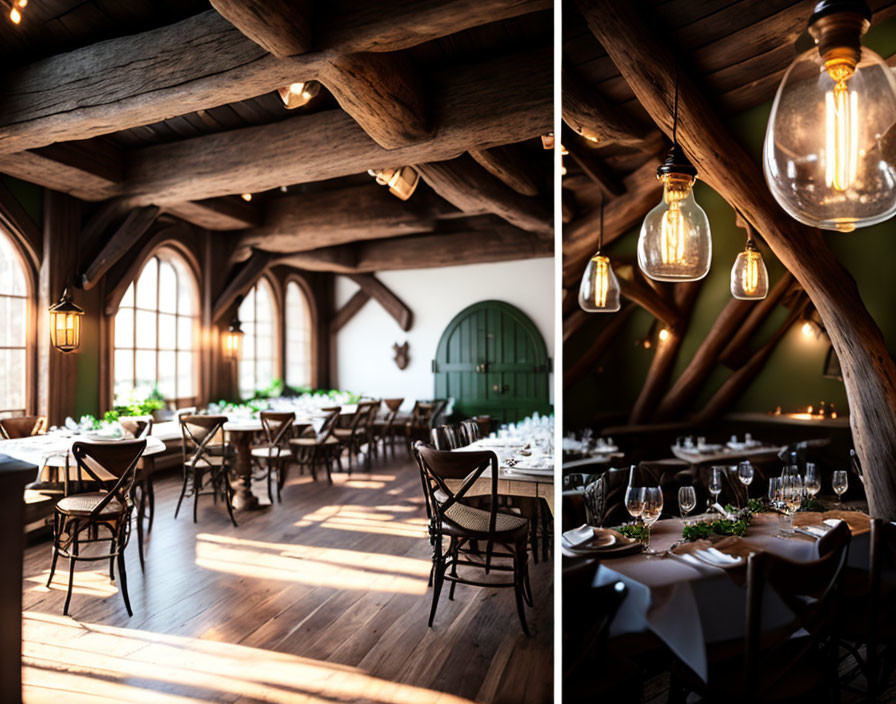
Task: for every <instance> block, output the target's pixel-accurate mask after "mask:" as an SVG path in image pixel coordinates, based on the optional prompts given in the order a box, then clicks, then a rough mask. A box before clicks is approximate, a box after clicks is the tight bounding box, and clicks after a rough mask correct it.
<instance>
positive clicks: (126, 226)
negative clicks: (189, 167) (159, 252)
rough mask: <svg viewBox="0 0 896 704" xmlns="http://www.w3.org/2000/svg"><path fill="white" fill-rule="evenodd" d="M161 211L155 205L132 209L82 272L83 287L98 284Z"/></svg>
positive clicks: (91, 286) (87, 287)
mask: <svg viewBox="0 0 896 704" xmlns="http://www.w3.org/2000/svg"><path fill="white" fill-rule="evenodd" d="M159 212H160V211H159V208H157V207H156V206H154V205H148V206H145V207H143V208H136V209H134V210H132V211H131V212H130V213H129V214H128V216H127V217H126V218H125V220H124V222H123V223H122V224H121V226H119V227H118V229H117V230H115V233H114V234H113V235H112V236H111V237H110V238H109V239H108V240H106V242H105V243H104V244H103V248H102V249H101V250H100V253H99V254H98V255H97V256H96V257H95V258H94V260H93V261H92V262H91V263H90V264H89V265H88V266H87V268H86V269H85V270H84V272H83V274H81V288H83V289H84V290H85V291H89V290H90V289H92V288H93V287H94V286H96V285H97V283H98V282H99V280H100V279H101V278H103V275H104V274H105V273H106V272H107V271H109V269H111V268H112V267H113V266H114V265H115V263H116V262H118V260H119V259H121V258H122V257H123V256H124V255H125V254H127V253H128V252H129V251H130V250H131V248H132V247H133V246H134V245H135V244H137V242H139V241H140V238H141V237H143V235H145V234H146V232H147V231H148V230H149V228H150V227H152V225H153V223H154V222H155V221H156V218H157V217H159Z"/></svg>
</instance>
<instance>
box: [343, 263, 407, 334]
mask: <svg viewBox="0 0 896 704" xmlns="http://www.w3.org/2000/svg"><path fill="white" fill-rule="evenodd" d="M348 278H350V279H351V280H352V281H354V282H355V283H356V284H358V286H360V287H361V290H362V291H364V292H366V293H367V294H368V295H369V296H370V297H371V298H373V299H374V300H375V301H376V302H377V303H379V304H380V305H381V306H382V307H383V309H384V310H385V311H386V312H387V313H388V314H389V315H391V316H392V317H393V318H394V319H395V322H396V323H398V326H399V327H400V328H401V329H402V330H404V331H405V332H407V331H408V330H410V329H411V325H413V323H414V313H413V312H412V311H411V309H410V308H408V307H407V305H405V303H404V301H402V300H401V299H400V298H399V297H398V296H396V295H395V294H394V293H393V292H392V291H391V290H390V289H389V287H388V286H386V285H385V284H384V283H383V282H382V281H380V280H379V279H378V278H376V276H374V275H373V274H352V275H350V276H349V277H348Z"/></svg>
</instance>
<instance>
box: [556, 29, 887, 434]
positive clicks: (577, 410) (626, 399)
mask: <svg viewBox="0 0 896 704" xmlns="http://www.w3.org/2000/svg"><path fill="white" fill-rule="evenodd" d="M865 43H866V45H867V46H869V47H870V48H872V49H874V50H875V51H877V52H878V53H879V54H880V55H881V56H884V57H888V56H890V55H892V54H893V53H896V19H891V20H888V21H886V22H884V23H881V24H880V25H878V26H877V27H875V28H874V29H872V30H871V31H870V32H869V33H868V35H867V36H866V41H865ZM770 111H771V102H768V103H765V104H763V105H760V106H757V107H756V108H753V109H751V110H748V111H746V112H744V113H742V114H740V115H737V116H736V117H734V118H732V119H730V120H729V121H728V122H729V127H730V129H731V130H732V131H733V133H734V134H735V136H736V137H737V139H738V141H739V142H740V144H741V145H742V146H743V147H744V148H745V149H746V150H747V152H748V153H749V154H750V156H751V157H752V158H753V160H754V161H755V162H756V163H757V164H759V163H761V161H760V154H761V150H762V141H763V139H764V137H765V127H766V123H767V121H768V116H769V113H770ZM695 194H696V198H697V201H698V202H699V203H700V204H701V205H702V206H703V208H704V209H705V210H706V213H707V215H708V216H709V221H710V226H711V228H712V240H713V255H712V268H711V269H710V272H709V275H708V276H707V278H706V280H705V281H704V283H703V287H702V289H701V291H700V295H699V297H698V299H697V302H696V305H695V308H694V313H693V317H692V319H691V324H690V327H689V329H688V331H687V334H686V336H685V338H684V341H683V343H682V346H681V351H680V352H679V355H678V359H677V361H676V365H675V369H674V371H673V379H674V378H675V377H676V376H677V375H678V374H680V373H681V371H682V370H683V369H684V367H685V366H686V365H687V363H688V362H689V361H690V359H691V358H692V357H693V354H694V352H695V351H696V349H697V348H698V346H699V345H700V343H701V342H702V341H703V339H704V337H705V336H706V333H707V332H708V331H709V329H710V327H711V326H712V323H713V321H714V320H715V318H716V316H717V315H718V313H719V311H720V310H721V309H722V308H723V307H724V306H725V304H726V303H727V302H728V300H729V299H730V296H731V294H730V292H729V276H730V271H731V265H732V264H733V262H734V258H735V256H736V255H737V253H738V252H739V251H741V250H742V249H743V245H744V241H745V233H744V231H743V230H742V229H740V228H738V227H736V226H735V224H734V220H735V214H734V211H733V209H732V208H731V207H730V206H729V205H728V204H727V203H726V202H725V201H724V200H723V199H722V198H721V197H720V196H719V195H718V194H717V193H715V192H714V191H713V190H712V189H711V188H709V187H708V186H707V185H706V184H704V183H700V182H698V184H697V186H696V190H695ZM639 228H640V225H639V226H638V227H637V228H633V229H632V230H630V231H629V232H627V233H626V234H625V235H624V236H623V237H621V238H619V239H617V240H616V241H615V242H614V243H613V244H612V246H611V247H610V248H608V253H609V254H610V256H611V259H614V258H628V259H630V260H633V259H634V258H635V248H636V245H637V240H638V231H639ZM826 240H827V242H828V244H829V245H830V247H831V249H832V250H833V251H834V253H835V254H836V255H837V256H838V257H839V258H840V259H841V261H842V262H843V265H844V266H845V267H846V268H847V270H849V272H850V273H851V274H852V276H853V277H854V278H855V279H856V281H857V282H858V285H859V290H860V292H861V295H862V299H863V300H864V301H865V305H866V306H867V308H868V310H869V311H870V313H871V315H872V316H874V319H875V320H876V321H877V323H878V325H879V326H880V327H881V330H882V331H883V334H884V338H885V339H886V341H887V346H888V348H889V350H890V354H891V355H892V354H894V352H896V276H894V271H896V219H894V220H890V221H889V222H886V223H883V224H881V225H878V226H876V227H871V228H865V229H861V230H857V231H856V232H854V233H851V234H840V233H835V232H831V233H827V234H826ZM760 248H761V249H762V254H763V257H764V258H765V261H766V265H767V266H768V270H769V277H770V281H771V284H772V285H774V283H775V281H777V280H778V278H779V277H780V275H781V273H782V271H783V267H782V265H781V264H780V262H778V260H777V259H776V258H775V257H774V255H773V254H771V252H770V251H769V250H768V248H767V247H765V245H761V246H760ZM806 256H811V252H807V253H806ZM786 316H787V310H786V309H785V308H783V307H781V306H779V307H778V308H777V310H776V311H775V313H774V314H773V315H772V316H770V318H769V320H767V321H766V324H765V325H764V327H763V328H762V330H761V331H760V333H759V334H758V335H757V336H756V338H755V339H756V340H757V341H758V343H757V344H756V346H757V347H758V346H759V345H761V343H762V342H763V341H764V340H766V339H767V338H768V337H769V336H770V335H771V334H772V332H773V331H774V330H776V329H777V328H778V326H779V325H780V324H781V323H782V322H783V321H784V319H785V318H786ZM593 318H594V320H592V321H590V322H589V323H588V325H587V326H586V327H585V328H583V329H582V330H581V331H580V332H579V333H577V335H576V336H575V337H573V338H572V339H571V340H570V341H569V343H567V345H566V346H565V347H564V359H565V361H566V364H569V363H570V361H571V360H574V359H576V358H577V356H578V355H580V354H582V352H584V350H585V349H587V347H588V345H589V344H590V342H591V340H592V339H593V338H594V337H595V336H596V335H597V334H599V332H600V330H601V328H602V327H603V326H604V325H606V323H607V317H605V316H603V315H594V316H593ZM653 325H654V318H653V316H651V315H650V314H648V313H646V312H645V311H643V310H640V309H639V310H637V311H636V312H635V314H634V315H632V316H631V318H630V319H629V321H628V323H627V324H626V325H625V327H624V328H623V330H622V332H621V333H620V334H619V336H618V339H617V340H616V341H615V342H614V344H613V346H612V348H611V349H610V350H609V351H608V353H607V354H606V355H605V356H604V358H603V359H602V360H601V362H600V364H599V366H598V368H597V369H596V370H595V371H594V372H593V373H592V374H589V375H588V376H587V377H585V378H583V379H582V380H581V381H579V382H578V383H577V384H575V385H574V386H573V387H571V388H567V389H566V390H565V393H564V410H565V414H566V421H565V422H566V425H568V426H569V427H578V426H582V425H585V424H588V423H591V422H593V421H594V420H595V419H599V418H602V417H604V416H605V415H607V414H613V413H622V414H625V415H626V416H627V414H628V411H629V409H630V408H631V407H632V405H633V404H634V402H635V400H636V399H637V397H638V393H639V392H640V390H641V386H642V384H643V381H644V378H645V375H646V374H647V368H648V366H649V364H650V361H651V358H652V356H653V351H652V349H651V350H646V349H644V348H643V346H637V345H636V340H643V339H644V338H645V337H646V336H647V335H648V334H649V333H650V332H651V329H652V328H653ZM658 329H659V328H658V327H656V328H653V334H654V342H655V334H656V332H657V331H658ZM828 347H829V342H828V341H827V338H825V337H822V338H821V339H815V338H814V337H811V338H807V337H805V336H804V335H803V334H802V333H801V331H800V329H799V326H795V327H794V328H792V329H791V330H790V332H789V333H788V334H787V335H786V336H785V337H784V339H783V340H782V341H781V343H780V344H779V345H778V347H777V348H776V349H775V351H774V353H773V354H772V356H771V357H770V358H769V360H768V363H767V364H766V366H765V367H764V368H763V370H762V372H761V374H760V375H759V376H758V377H757V379H756V380H755V381H754V382H753V384H752V385H751V386H750V387H749V388H748V389H747V390H746V392H745V393H744V395H743V396H742V397H741V399H740V400H739V402H738V403H737V404H736V406H735V408H734V409H733V410H737V411H758V412H767V411H771V410H773V409H774V408H775V406H777V405H781V406H782V407H784V409H785V410H788V409H796V408H802V407H805V406H806V405H807V404H810V403H812V404H818V402H820V401H826V402H833V403H834V404H835V405H836V406H837V408H838V409H841V411H842V410H843V409H846V408H847V401H846V393H845V390H844V387H843V384H842V383H841V382H839V381H836V380H832V379H826V378H824V377H823V376H822V369H823V367H824V359H825V355H826V353H827V350H828ZM730 374H731V371H730V370H729V369H727V368H725V367H719V368H717V369H716V370H715V371H714V372H713V374H712V376H711V377H710V379H709V381H708V382H707V384H706V386H705V388H704V389H703V390H702V392H701V393H700V395H699V396H698V397H697V399H696V400H695V401H694V403H693V404H692V409H698V408H700V407H702V405H703V404H704V403H705V402H706V401H707V400H708V399H709V397H710V396H711V395H712V393H713V392H714V391H716V390H717V389H718V387H719V386H721V384H722V383H724V381H725V379H727V378H728V376H729V375H730Z"/></svg>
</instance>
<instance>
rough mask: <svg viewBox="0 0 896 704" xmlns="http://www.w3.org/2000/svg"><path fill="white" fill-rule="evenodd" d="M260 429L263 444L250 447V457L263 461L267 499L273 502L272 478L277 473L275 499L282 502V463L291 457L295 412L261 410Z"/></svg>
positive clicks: (283, 476) (283, 477)
mask: <svg viewBox="0 0 896 704" xmlns="http://www.w3.org/2000/svg"><path fill="white" fill-rule="evenodd" d="M259 418H261V429H262V431H263V432H264V440H265V442H264V444H263V445H259V446H257V447H253V448H252V457H253V459H254V460H255V461H256V462H259V463H263V465H262V469H263V470H264V471H265V474H266V479H267V484H268V500H269V501H270V502H271V503H274V496H273V487H272V479H273V475H274V473H275V472H276V475H277V501H279V502H280V503H283V497H282V496H281V488H282V486H283V483H284V481H285V479H286V477H285V472H284V469H285V467H284V465H286V464H288V463H289V461H290V460H291V459H292V454H291V453H290V451H289V439H290V438H291V437H292V435H293V428H294V427H295V422H296V414H295V413H292V412H288V411H283V412H277V411H262V412H261V413H260V414H259Z"/></svg>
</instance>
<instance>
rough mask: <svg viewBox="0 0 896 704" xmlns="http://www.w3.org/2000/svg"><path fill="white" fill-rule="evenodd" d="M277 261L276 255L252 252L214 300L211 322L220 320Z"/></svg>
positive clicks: (258, 251)
mask: <svg viewBox="0 0 896 704" xmlns="http://www.w3.org/2000/svg"><path fill="white" fill-rule="evenodd" d="M279 260H280V257H279V256H278V255H276V254H272V253H270V252H263V251H261V250H260V249H256V250H253V252H252V256H250V257H249V258H248V259H247V260H246V261H245V262H243V263H242V264H241V265H240V267H239V268H238V270H237V272H236V273H235V274H234V275H233V276H232V277H231V278H230V280H229V281H228V282H227V285H226V286H225V287H224V290H223V291H221V293H219V294H218V296H217V298H215V303H214V305H213V306H212V320H213V321H216V320H220V319H221V316H223V315H224V314H225V313H226V312H227V311H228V309H229V308H230V307H231V306H232V305H233V304H234V302H235V301H236V299H237V298H239V297H240V296H242V295H244V294H245V293H246V292H247V291H248V290H249V289H250V288H252V285H253V284H254V283H255V281H256V280H257V279H258V277H259V276H261V275H262V274H263V273H264V272H265V271H266V270H267V269H268V267H271V266H273V265H274V264H276V263H277V262H278V261H279Z"/></svg>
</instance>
